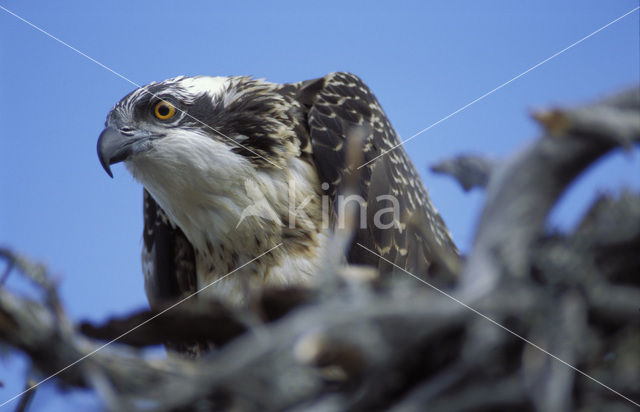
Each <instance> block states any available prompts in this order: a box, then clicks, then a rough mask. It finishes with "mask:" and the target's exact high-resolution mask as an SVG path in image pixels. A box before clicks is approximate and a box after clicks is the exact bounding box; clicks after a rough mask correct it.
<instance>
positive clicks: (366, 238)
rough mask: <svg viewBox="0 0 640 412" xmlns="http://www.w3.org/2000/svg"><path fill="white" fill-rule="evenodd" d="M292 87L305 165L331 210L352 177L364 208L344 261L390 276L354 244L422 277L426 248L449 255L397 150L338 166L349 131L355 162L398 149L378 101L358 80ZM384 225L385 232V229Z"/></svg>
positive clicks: (436, 218) (442, 231) (349, 77)
mask: <svg viewBox="0 0 640 412" xmlns="http://www.w3.org/2000/svg"><path fill="white" fill-rule="evenodd" d="M299 85H300V86H299V89H298V93H297V99H298V101H299V102H300V103H301V104H302V105H303V106H304V107H305V108H306V111H307V112H306V115H307V123H308V127H309V136H310V139H311V146H312V148H313V154H312V158H313V161H314V162H315V165H316V167H317V169H318V172H319V174H320V177H321V179H323V181H324V182H327V183H328V184H329V190H328V194H329V195H330V196H331V197H332V200H333V203H334V205H336V204H337V202H336V196H338V195H339V193H340V188H341V185H342V184H343V183H344V181H345V180H346V179H347V177H348V176H350V175H352V174H353V173H358V174H359V176H357V177H358V180H359V181H360V195H361V196H362V198H363V199H365V200H366V201H367V209H366V214H367V227H366V228H358V229H357V231H356V234H355V237H354V240H353V243H352V246H351V249H350V251H349V255H348V261H349V262H351V263H356V264H372V265H374V266H377V267H379V268H380V269H381V270H383V271H392V270H393V266H392V265H390V264H389V263H387V262H385V261H384V260H383V259H380V258H378V257H377V256H375V255H374V254H372V253H371V252H368V251H366V250H365V249H363V248H361V247H358V246H356V243H361V244H362V245H364V246H366V247H367V248H370V249H372V250H375V251H376V252H377V253H379V254H380V255H382V256H383V257H384V258H385V259H388V260H389V261H391V262H394V263H395V264H397V265H398V266H400V267H402V268H404V269H406V270H409V271H416V272H418V273H426V271H427V270H428V268H429V266H430V264H431V263H432V262H433V261H434V260H435V259H436V258H437V256H435V255H434V253H435V252H434V250H433V249H434V242H435V244H436V246H438V248H441V249H446V250H448V251H450V252H452V253H454V254H455V255H457V254H458V250H457V249H456V247H455V244H454V243H453V241H452V240H451V237H450V235H449V231H448V230H447V228H446V226H445V224H444V221H443V220H442V218H441V217H440V215H439V214H438V212H437V211H436V210H435V208H434V207H433V205H432V203H431V201H430V199H429V196H428V194H427V191H426V190H425V188H424V186H423V184H422V180H421V179H420V176H419V174H418V172H417V170H416V168H415V167H414V165H413V163H412V162H411V160H410V159H409V157H408V156H407V154H406V152H405V150H404V148H403V147H398V148H397V149H394V150H393V151H391V152H390V153H388V154H386V155H384V156H381V157H379V158H377V159H376V160H375V161H373V162H371V163H369V164H368V165H367V166H365V167H362V168H361V169H359V170H354V168H353V167H352V166H353V165H347V164H346V158H347V157H346V148H347V146H348V145H347V144H345V141H346V139H347V138H348V136H349V135H350V133H351V132H352V131H353V130H356V129H357V128H360V130H365V131H366V133H365V134H366V135H365V138H364V142H363V153H362V157H363V163H366V162H369V161H371V160H372V159H375V158H376V157H377V156H379V155H380V154H382V153H384V152H386V151H388V150H391V149H392V148H393V147H394V146H395V145H397V144H398V143H400V141H399V139H398V136H397V134H396V132H395V130H394V129H393V127H392V126H391V123H390V122H389V119H388V118H387V116H386V114H385V113H384V111H383V110H382V108H381V107H380V104H379V103H378V100H377V99H376V97H375V96H374V95H373V93H372V92H371V91H370V90H369V88H368V87H367V86H366V85H365V84H364V83H363V82H362V80H360V79H359V78H358V77H357V76H355V75H353V74H350V73H331V74H329V75H327V76H325V77H323V78H320V79H314V80H309V81H306V82H302V83H300V84H299ZM350 166H351V167H350ZM385 195H386V196H387V197H384V196H385ZM389 195H391V196H393V198H395V199H396V200H397V202H398V203H397V206H398V209H399V210H398V212H399V214H398V215H397V218H398V221H397V222H393V220H394V219H393V213H392V212H390V211H389V212H387V213H385V210H389V209H388V208H390V207H393V204H392V201H391V200H388V196H389ZM380 196H383V198H380ZM385 199H386V200H385ZM378 214H379V215H378ZM376 216H377V217H376ZM387 226H392V227H391V228H388V229H385V227H387Z"/></svg>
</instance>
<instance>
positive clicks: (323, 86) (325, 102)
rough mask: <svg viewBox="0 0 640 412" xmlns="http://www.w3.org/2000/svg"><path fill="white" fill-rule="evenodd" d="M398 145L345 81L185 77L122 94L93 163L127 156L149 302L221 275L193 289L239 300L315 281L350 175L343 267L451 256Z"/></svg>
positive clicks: (423, 264)
mask: <svg viewBox="0 0 640 412" xmlns="http://www.w3.org/2000/svg"><path fill="white" fill-rule="evenodd" d="M351 135H359V136H360V140H361V146H360V148H359V151H358V154H359V156H360V160H361V163H362V164H365V166H363V167H360V168H358V166H360V165H354V164H349V161H348V157H349V156H348V153H347V152H348V147H349V144H348V139H349V136H351ZM398 144H399V139H398V136H397V135H396V132H395V131H394V129H393V127H392V126H391V123H390V122H389V120H388V118H387V116H386V115H385V113H384V112H383V110H382V108H381V107H380V104H379V103H378V101H377V99H376V97H375V96H374V95H373V93H372V92H371V91H370V90H369V88H368V87H367V86H366V85H365V84H364V83H363V82H362V81H361V80H360V79H359V78H358V77H357V76H355V75H353V74H350V73H331V74H328V75H326V76H324V77H322V78H318V79H313V80H308V81H302V82H298V83H290V84H276V83H270V82H267V81H264V80H259V79H254V78H251V77H244V76H233V77H209V76H198V77H184V76H181V77H176V78H173V79H169V80H165V81H162V82H157V83H156V82H153V83H150V84H148V85H146V86H144V87H141V88H139V89H137V90H135V91H133V92H131V93H130V94H128V95H127V96H125V97H124V98H123V99H122V100H120V102H118V103H117V104H116V105H115V106H114V107H113V108H112V109H111V111H110V112H109V114H108V117H107V121H106V127H105V129H104V131H103V132H102V133H101V135H100V137H99V139H98V156H99V159H100V162H101V164H102V166H103V167H104V169H105V170H106V172H107V173H108V174H109V175H110V176H112V174H111V169H110V166H111V165H112V164H114V163H118V162H122V161H123V162H124V163H125V165H126V167H127V169H128V170H129V172H130V173H131V174H132V175H133V177H134V178H135V179H136V180H137V181H139V182H140V183H142V185H143V186H144V190H143V194H144V234H143V241H144V245H143V252H142V256H143V272H144V276H145V289H146V293H147V297H148V299H149V301H150V303H151V305H152V306H153V305H154V304H156V303H158V302H161V301H171V300H173V301H175V300H177V299H179V298H181V297H184V296H186V295H188V294H191V293H193V292H195V291H196V290H198V289H200V288H202V287H204V286H206V285H208V284H210V283H211V282H214V281H216V280H218V279H221V280H220V281H219V282H218V283H216V284H215V286H214V287H211V288H207V290H206V292H203V294H208V295H215V296H219V297H222V298H223V299H225V300H227V301H229V302H230V303H231V304H239V305H242V304H243V303H245V302H246V300H247V296H248V293H250V291H251V290H255V289H256V288H260V287H264V286H270V285H274V286H276V285H306V284H310V283H312V282H313V280H314V274H315V273H316V272H317V271H318V268H319V267H321V266H322V265H323V261H322V259H323V250H325V247H326V244H327V243H328V240H329V239H330V235H331V231H332V229H334V228H335V226H336V224H337V220H336V216H337V215H338V213H337V212H336V210H337V208H338V207H339V205H340V203H341V202H340V196H342V195H341V190H342V189H343V187H344V186H345V182H346V181H348V180H349V179H356V181H357V182H356V185H355V186H354V187H355V188H356V190H355V192H356V193H355V195H357V196H358V197H359V199H360V201H361V208H360V209H359V210H361V212H360V213H361V214H360V215H359V216H360V218H361V219H360V218H359V219H357V221H358V224H357V227H356V228H355V230H354V232H353V235H352V238H351V246H350V248H349V250H348V251H347V252H346V253H345V256H344V261H345V262H347V263H350V264H364V265H372V266H375V267H378V268H380V270H381V271H382V272H384V271H389V270H390V269H393V267H394V266H393V265H397V267H401V268H404V269H407V270H409V271H411V272H412V273H414V272H415V273H425V271H426V270H427V269H428V268H429V266H430V265H431V264H432V262H433V260H434V255H435V250H434V249H437V248H442V249H444V250H448V251H451V252H453V253H455V254H457V250H456V247H455V245H454V243H453V242H452V240H451V238H450V235H449V232H448V230H447V228H446V226H445V224H444V222H443V220H442V219H441V217H440V215H439V214H438V212H437V211H436V209H435V208H434V206H433V205H432V203H431V201H430V199H429V196H428V195H427V192H426V190H425V188H424V186H423V184H422V181H421V179H420V177H419V175H418V172H417V171H416V169H415V167H414V166H413V164H412V163H411V161H410V160H409V157H408V156H407V154H406V153H405V151H404V149H403V148H402V147H401V146H400V147H397V148H395V149H394V147H395V146H397V145H398ZM392 149H393V150H392ZM387 151H388V153H387ZM363 205H364V206H365V208H362V206H363ZM327 210H328V212H327ZM327 216H328V218H327ZM358 244H360V245H362V246H364V247H362V246H360V245H358ZM367 249H369V250H367ZM267 251H268V253H266V254H265V252H267ZM372 251H374V252H375V253H372ZM378 255H380V256H383V258H384V259H381V258H380V257H379V256H378ZM258 256H260V257H259V258H258V259H255V258H256V257H258ZM254 259H255V260H254ZM390 262H392V263H393V265H392V264H391V263H390ZM230 272H233V273H232V274H231V275H230V276H225V275H227V274H229V273H230Z"/></svg>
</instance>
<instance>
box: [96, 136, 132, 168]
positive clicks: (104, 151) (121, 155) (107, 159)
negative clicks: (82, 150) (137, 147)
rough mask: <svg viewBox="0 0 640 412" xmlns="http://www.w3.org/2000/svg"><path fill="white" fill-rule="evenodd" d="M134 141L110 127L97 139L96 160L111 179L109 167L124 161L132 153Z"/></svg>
mask: <svg viewBox="0 0 640 412" xmlns="http://www.w3.org/2000/svg"><path fill="white" fill-rule="evenodd" d="M134 141H135V138H134V137H132V136H127V135H124V134H122V133H121V132H120V131H119V130H118V129H116V128H114V127H111V126H109V127H107V128H106V129H104V130H103V131H102V133H100V137H99V138H98V158H99V159H100V164H101V165H102V167H103V168H104V170H105V171H106V172H107V174H108V175H109V176H110V177H112V178H113V173H111V165H112V164H114V163H118V162H122V161H123V160H126V159H127V158H128V157H129V156H130V155H131V154H132V153H133V148H132V143H133V142H134Z"/></svg>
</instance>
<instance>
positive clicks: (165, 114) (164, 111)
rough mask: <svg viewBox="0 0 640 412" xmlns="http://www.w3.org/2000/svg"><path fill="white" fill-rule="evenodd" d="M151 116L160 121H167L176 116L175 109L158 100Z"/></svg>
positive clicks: (167, 103)
mask: <svg viewBox="0 0 640 412" xmlns="http://www.w3.org/2000/svg"><path fill="white" fill-rule="evenodd" d="M153 114H154V115H155V116H156V117H157V118H158V119H160V120H169V119H171V118H172V117H173V116H175V114H176V108H175V107H174V106H173V105H172V104H171V103H169V102H167V101H164V100H160V101H159V102H158V103H156V105H155V107H154V108H153Z"/></svg>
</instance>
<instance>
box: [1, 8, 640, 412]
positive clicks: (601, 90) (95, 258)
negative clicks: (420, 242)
mask: <svg viewBox="0 0 640 412" xmlns="http://www.w3.org/2000/svg"><path fill="white" fill-rule="evenodd" d="M434 3H435V2H421V1H408V2H401V3H400V2H399V3H396V4H394V5H393V6H391V5H384V4H381V3H373V2H351V3H347V4H344V3H343V2H337V1H329V2H322V5H317V6H316V5H312V4H314V3H308V4H305V3H301V2H293V1H289V2H279V3H278V4H274V3H269V5H266V3H262V2H237V3H235V4H215V2H204V1H203V2H189V3H176V2H175V1H172V2H169V1H154V2H128V1H113V2H101V3H100V6H99V7H96V6H95V4H94V3H93V2H86V1H68V2H64V3H59V2H43V1H41V2H23V1H0V5H1V6H3V7H5V8H7V9H9V10H11V11H13V12H14V13H16V14H18V15H20V16H22V17H23V18H25V19H27V20H29V21H31V22H32V23H33V24H35V25H37V26H39V27H41V28H42V29H44V30H46V31H48V32H50V33H51V34H53V35H54V36H56V37H58V38H59V39H61V40H63V41H65V42H67V43H69V44H70V45H72V46H73V47H75V48H77V49H78V50H80V51H82V52H83V53H85V54H87V55H88V56H91V57H92V58H93V59H95V60H97V61H99V62H101V63H103V64H104V65H106V66H108V67H110V68H111V69H113V70H115V71H117V72H119V73H121V74H122V75H123V76H125V77H127V78H128V79H130V80H131V81H133V82H135V83H138V84H145V83H148V82H150V81H153V80H162V79H165V78H168V77H174V76H176V75H197V74H207V75H236V74H242V75H254V76H255V77H262V78H266V79H268V80H270V81H274V82H292V81H299V80H304V79H310V78H314V77H319V76H322V75H324V74H326V73H328V72H331V71H342V70H344V71H351V72H353V73H356V74H358V75H359V76H360V77H362V78H363V79H364V81H365V82H366V83H367V84H368V85H369V86H370V87H371V88H372V90H373V91H374V93H375V94H376V95H377V96H378V99H379V100H380V102H381V104H382V106H383V108H384V109H385V110H386V112H387V114H388V115H389V117H390V119H391V122H392V123H393V124H394V126H395V128H396V130H397V131H398V133H399V134H400V135H401V136H402V137H404V138H407V137H409V136H412V135H413V134H415V133H416V132H418V131H420V130H422V129H424V128H425V127H427V126H429V125H431V124H433V123H435V122H436V121H438V120H440V119H442V118H443V117H445V116H447V115H448V114H450V113H452V112H454V111H456V110H458V109H459V108H460V107H462V106H464V105H466V104H467V103H469V102H471V101H473V100H474V99H476V98H478V97H479V96H482V95H483V94H485V93H486V92H488V91H490V90H492V89H493V88H495V87H497V86H499V85H501V84H502V83H504V82H506V81H508V80H509V79H511V78H513V77H514V76H516V75H518V74H520V73H522V72H523V71H525V70H527V69H528V68H530V67H532V66H534V65H536V64H537V63H539V62H541V61H543V60H544V59H546V58H548V57H549V56H551V55H553V54H554V53H556V52H558V51H560V50H562V49H564V48H565V47H567V46H569V45H570V44H572V43H574V42H575V41H577V40H579V39H581V38H582V37H584V36H586V35H588V34H589V33H591V32H593V31H595V30H597V29H599V28H600V27H602V26H604V25H605V24H607V23H609V22H611V21H612V20H614V19H616V18H618V17H619V16H621V15H623V14H625V13H626V12H628V11H630V10H632V9H633V8H635V7H637V6H638V1H631V0H621V1H615V2H612V1H609V2H602V1H592V0H587V1H568V2H556V1H549V0H544V1H520V2H513V1H488V2H472V1H449V2H438V4H434ZM638 22H639V13H638V11H636V12H634V13H633V14H631V15H629V16H627V17H625V18H624V19H622V20H620V21H619V22H617V23H615V24H613V25H611V26H610V27H608V28H606V29H604V30H603V31H601V32H599V33H597V34H595V35H594V36H593V37H591V38H589V39H587V40H585V41H584V42H583V43H581V44H579V45H577V46H575V47H574V48H572V49H570V50H568V51H566V52H565V53H563V54H561V55H559V56H558V57H556V58H554V59H553V60H551V61H549V62H547V63H545V64H544V65H542V66H540V67H538V68H536V69H535V70H532V71H531V72H529V73H527V74H526V75H524V76H522V77H521V78H519V79H517V80H515V81H514V82H512V83H510V84H509V85H507V86H505V87H504V88H502V89H500V90H498V91H497V92H495V93H493V94H491V95H490V96H488V97H486V98H484V99H483V100H481V101H479V102H477V103H476V104H474V105H472V106H470V107H469V108H467V109H465V110H464V111H462V112H460V113H458V114H457V115H455V116H453V117H451V118H450V119H448V120H446V121H444V122H442V123H441V124H438V125H437V126H435V127H433V128H432V129H430V130H429V131H427V132H425V133H424V134H422V135H420V136H419V137H417V138H415V139H413V140H412V141H411V142H409V143H407V145H406V150H407V151H408V152H409V154H410V156H411V158H412V159H413V161H414V163H415V164H416V166H417V167H418V169H419V170H420V172H421V173H422V176H423V179H424V181H425V185H426V187H427V189H428V190H429V192H430V194H431V197H432V199H433V201H434V203H435V204H436V206H437V207H438V209H439V210H440V211H441V213H442V215H443V216H444V218H445V221H446V222H447V224H448V225H449V227H450V229H451V231H452V233H453V236H454V238H455V240H456V241H457V243H458V244H459V245H460V247H461V248H462V250H468V249H469V246H470V244H471V240H472V237H473V228H474V222H475V220H476V218H477V216H478V213H479V211H480V207H481V204H482V198H483V195H482V193H481V192H480V191H474V192H472V193H470V194H466V193H463V192H462V191H461V189H460V188H459V187H458V186H457V184H455V183H454V182H453V181H452V180H451V179H449V178H445V177H441V176H434V175H432V174H430V173H429V172H428V169H427V166H428V165H429V164H433V163H434V162H437V161H438V160H441V159H443V158H446V157H449V156H453V155H456V154H459V153H469V152H474V153H483V154H487V155H490V156H493V157H496V158H500V157H502V156H506V155H508V154H509V153H512V152H513V151H514V150H517V149H518V148H521V147H522V146H523V145H525V144H527V143H528V142H530V141H531V140H532V139H534V138H535V137H536V136H537V135H538V134H539V129H538V127H537V126H536V124H535V123H533V122H532V121H531V119H530V117H529V116H528V113H529V111H530V110H531V109H533V108H538V107H543V106H545V105H551V104H573V103H580V102H584V101H587V100H589V99H594V98H598V97H601V96H603V95H605V94H607V93H609V92H612V91H615V90H618V89H620V88H622V87H624V86H629V85H632V84H638V82H639V81H640V79H639V73H640V56H639V51H638V50H639V49H640V44H639V43H640V41H639V35H638V33H639V29H640V28H639V23H638ZM133 88H134V86H132V85H131V84H130V83H128V82H127V81H125V80H123V79H122V78H119V77H118V76H116V75H114V74H113V73H111V72H109V71H108V70H106V69H104V68H103V67H100V66H98V65H97V64H96V63H94V62H91V61H90V60H88V59H86V58H85V57H82V56H81V55H79V54H78V53H76V52H74V51H72V50H70V49H68V48H66V47H64V46H63V45H61V44H60V43H58V42H56V41H54V40H52V39H51V38H48V37H46V36H45V35H43V34H42V33H40V32H38V31H37V30H35V29H33V28H32V27H29V26H28V25H27V24H25V23H24V22H21V21H20V20H18V19H17V18H15V17H13V16H11V15H9V14H7V13H6V12H5V11H2V10H0V97H1V98H0V193H2V195H1V196H2V198H1V200H2V201H1V202H0V244H1V245H6V246H10V247H13V248H15V249H16V250H18V251H20V252H22V253H25V254H27V255H29V256H31V257H33V258H35V259H38V260H41V261H43V262H45V263H47V264H48V265H49V267H50V269H51V271H52V272H53V273H55V274H56V276H57V277H58V278H59V280H60V288H61V293H62V297H63V299H64V302H65V304H66V307H67V309H68V313H69V315H70V316H71V317H72V318H73V319H91V320H96V321H97V320H103V319H105V318H106V317H107V316H110V315H117V314H125V313H128V312H129V311H131V310H133V309H137V308H140V307H142V306H144V305H146V300H145V297H144V292H143V282H142V275H141V272H140V258H139V255H140V247H141V231H142V213H141V203H142V194H141V187H140V186H139V185H138V184H137V183H136V182H135V181H133V179H132V178H131V177H130V176H129V175H128V174H127V172H126V171H125V170H124V168H123V167H122V166H121V165H117V166H115V167H114V175H115V179H113V180H112V179H109V178H108V176H107V175H106V174H105V173H104V171H103V170H102V168H101V167H100V164H99V162H98V159H97V156H96V149H95V146H96V140H97V138H98V135H99V133H100V131H101V130H102V126H103V124H104V120H105V116H106V114H107V112H108V111H109V109H110V108H111V106H112V105H113V104H114V103H115V102H117V101H118V100H119V99H120V98H121V97H122V96H124V95H125V94H126V93H128V92H129V91H131V90H132V89H133ZM639 155H640V153H638V150H637V149H636V150H634V152H633V153H631V154H630V155H629V154H625V155H623V154H620V153H614V154H613V155H611V156H608V157H607V158H606V159H605V160H604V161H602V162H600V163H598V164H597V165H596V166H595V167H593V168H592V169H590V170H589V171H588V172H587V173H586V174H585V176H583V177H582V178H581V179H580V181H579V182H578V184H576V185H574V186H573V187H572V188H571V189H570V190H569V192H568V193H567V194H566V195H565V196H564V198H563V200H562V202H561V204H560V205H559V207H557V208H556V209H555V210H554V212H553V214H552V219H551V222H550V224H551V225H553V226H557V227H560V228H565V229H566V228H569V227H571V225H572V224H573V223H575V222H576V221H577V220H578V218H579V216H580V214H581V213H583V211H584V210H585V207H586V205H587V204H588V203H589V202H590V201H591V200H592V199H593V197H594V195H595V194H596V193H597V192H598V191H602V190H606V191H613V192H616V191H619V190H620V188H622V187H625V186H632V187H634V188H635V189H636V190H637V189H639V188H640V161H639V160H638V156H639ZM9 286H10V287H16V288H19V287H20V284H19V282H18V280H17V279H14V278H12V279H11V282H10V283H9ZM26 372H27V369H26V364H25V362H24V359H22V357H20V356H8V357H5V358H4V360H3V359H2V358H0V380H1V381H3V382H4V384H5V386H4V387H0V403H2V402H3V401H4V400H5V399H8V398H10V397H11V396H13V395H15V394H16V393H17V392H19V391H20V390H21V388H22V386H23V382H24V376H25V373H26ZM91 404H92V399H91V398H90V397H88V396H85V395H83V394H81V393H79V392H77V391H71V392H66V393H59V392H58V391H57V389H56V388H55V387H54V386H53V385H51V384H45V385H43V387H42V388H41V389H39V390H38V393H37V395H36V398H35V403H34V405H33V410H43V409H46V410H52V411H56V410H68V408H69V407H72V406H73V407H75V408H83V407H88V406H89V405H91ZM14 407H15V404H12V405H8V406H7V407H6V408H8V410H11V409H12V408H14ZM0 409H1V408H0Z"/></svg>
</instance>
